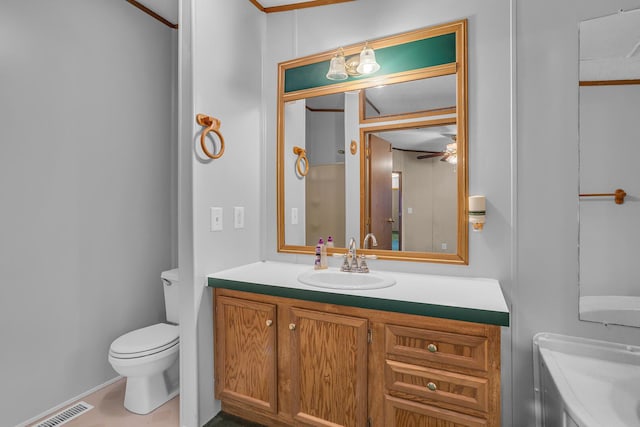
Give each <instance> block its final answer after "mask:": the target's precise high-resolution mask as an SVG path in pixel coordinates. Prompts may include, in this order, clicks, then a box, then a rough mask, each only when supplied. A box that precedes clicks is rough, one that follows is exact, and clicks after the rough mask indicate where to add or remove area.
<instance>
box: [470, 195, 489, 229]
mask: <svg viewBox="0 0 640 427" xmlns="http://www.w3.org/2000/svg"><path fill="white" fill-rule="evenodd" d="M485 216H486V199H485V197H484V196H469V222H470V223H471V226H472V227H473V231H482V228H483V227H484V221H485Z"/></svg>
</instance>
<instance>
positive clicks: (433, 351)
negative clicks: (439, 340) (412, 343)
mask: <svg viewBox="0 0 640 427" xmlns="http://www.w3.org/2000/svg"><path fill="white" fill-rule="evenodd" d="M427 350H429V351H430V352H431V353H435V352H436V351H438V346H436V345H435V344H429V345H428V346H427Z"/></svg>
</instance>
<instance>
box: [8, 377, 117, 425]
mask: <svg viewBox="0 0 640 427" xmlns="http://www.w3.org/2000/svg"><path fill="white" fill-rule="evenodd" d="M122 378H124V377H122V376H120V375H119V376H117V377H115V378H112V379H110V380H109V381H107V382H105V383H102V384H100V385H97V386H95V387H94V388H92V389H91V390H87V391H85V392H84V393H82V394H79V395H77V396H76V397H73V398H71V399H69V400H67V401H65V402H63V403H61V404H59V405H57V406H54V407H53V408H51V409H47V410H46V411H44V412H43V413H41V414H40V415H36V416H35V417H32V418H30V419H28V420H27V421H24V422H22V423H20V424H18V425H16V426H15V427H27V426H28V425H29V424H33V423H35V422H36V421H38V420H39V419H41V418H45V417H47V416H48V415H51V414H53V413H55V412H57V411H59V410H60V409H62V408H64V407H65V406H69V405H71V404H72V403H74V402H75V401H76V400H80V399H83V398H84V397H86V396H88V395H90V394H91V393H93V392H96V391H98V390H100V389H101V388H104V387H106V386H108V385H111V384H113V383H115V382H116V381H118V380H120V379H122Z"/></svg>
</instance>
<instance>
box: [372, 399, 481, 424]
mask: <svg viewBox="0 0 640 427" xmlns="http://www.w3.org/2000/svg"><path fill="white" fill-rule="evenodd" d="M384 412H385V423H384V427H408V426H411V427H486V426H487V421H486V420H483V419H481V418H476V417H472V416H470V415H465V414H460V413H457V412H454V411H448V410H446V409H440V408H436V407H433V406H429V405H421V404H419V403H414V402H411V401H408V400H404V399H396V398H394V397H390V396H385V407H384Z"/></svg>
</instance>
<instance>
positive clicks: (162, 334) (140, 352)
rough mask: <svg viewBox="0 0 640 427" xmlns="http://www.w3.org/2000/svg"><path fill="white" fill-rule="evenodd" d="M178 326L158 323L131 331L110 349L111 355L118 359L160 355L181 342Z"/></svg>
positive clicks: (117, 340)
mask: <svg viewBox="0 0 640 427" xmlns="http://www.w3.org/2000/svg"><path fill="white" fill-rule="evenodd" d="M179 332H180V329H179V327H178V326H177V325H169V324H167V323H158V324H156V325H151V326H147V327H146V328H141V329H137V330H135V331H131V332H129V333H126V334H124V335H122V336H121V337H119V338H117V339H116V340H115V341H113V343H112V344H111V348H109V355H110V356H111V357H113V358H116V359H136V358H140V357H145V356H150V355H152V354H156V353H160V352H162V351H165V350H167V349H170V348H172V347H174V346H177V345H178V344H179V342H180V338H179Z"/></svg>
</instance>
